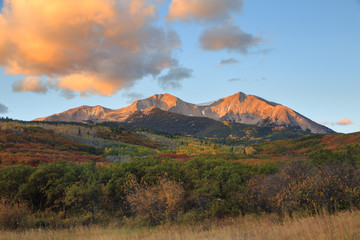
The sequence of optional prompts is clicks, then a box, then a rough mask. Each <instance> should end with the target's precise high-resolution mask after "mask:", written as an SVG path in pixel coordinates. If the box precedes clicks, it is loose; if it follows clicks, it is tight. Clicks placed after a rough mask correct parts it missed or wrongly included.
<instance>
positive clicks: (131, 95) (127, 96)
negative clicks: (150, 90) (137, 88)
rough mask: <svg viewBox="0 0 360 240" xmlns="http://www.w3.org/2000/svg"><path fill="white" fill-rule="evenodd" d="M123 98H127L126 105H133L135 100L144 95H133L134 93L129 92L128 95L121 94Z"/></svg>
mask: <svg viewBox="0 0 360 240" xmlns="http://www.w3.org/2000/svg"><path fill="white" fill-rule="evenodd" d="M123 96H124V97H126V98H128V101H127V103H133V102H134V101H136V100H139V99H142V98H144V95H143V94H141V93H135V92H130V93H124V94H123Z"/></svg>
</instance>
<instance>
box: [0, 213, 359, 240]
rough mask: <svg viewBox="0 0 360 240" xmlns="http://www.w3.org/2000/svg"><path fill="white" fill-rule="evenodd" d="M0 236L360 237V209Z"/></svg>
mask: <svg viewBox="0 0 360 240" xmlns="http://www.w3.org/2000/svg"><path fill="white" fill-rule="evenodd" d="M0 239H6V240H7V239H9V240H12V239H14V240H15V239H16V240H17V239H27V240H38V239H54V240H55V239H56V240H58V239H59V240H60V239H75V240H77V239H78V240H92V239H94V240H95V239H96V240H105V239H110V240H111V239H113V240H115V239H116V240H118V239H120V240H121V239H132V240H138V239H147V240H152V239H157V240H158V239H160V240H161V239H164V240H165V239H166V240H168V239H173V240H183V239H184V240H185V239H186V240H192V239H194V240H195V239H196V240H200V239H221V240H227V239H261V240H263V239H287V240H288V239H289V240H291V239H316V240H331V239H349V240H350V239H354V240H355V239H360V211H352V212H350V211H348V212H342V213H338V214H336V215H327V214H324V215H318V216H312V217H304V218H298V219H285V220H283V221H279V219H278V218H277V217H276V216H273V215H270V216H263V217H254V216H247V217H243V218H242V217H239V218H234V219H226V220H222V221H217V222H212V223H201V224H195V225H181V226H161V227H156V228H130V227H122V228H116V227H107V228H101V227H97V226H95V227H90V228H87V227H80V228H74V229H68V230H48V231H45V230H31V231H26V232H0Z"/></svg>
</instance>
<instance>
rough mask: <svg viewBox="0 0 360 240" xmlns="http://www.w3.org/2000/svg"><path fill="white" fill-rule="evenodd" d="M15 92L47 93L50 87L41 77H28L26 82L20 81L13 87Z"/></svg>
mask: <svg viewBox="0 0 360 240" xmlns="http://www.w3.org/2000/svg"><path fill="white" fill-rule="evenodd" d="M12 89H13V91H14V92H35V93H47V91H48V87H47V86H46V85H45V84H44V83H43V82H42V81H41V79H40V78H39V77H26V78H25V80H18V81H16V82H14V84H13V85H12Z"/></svg>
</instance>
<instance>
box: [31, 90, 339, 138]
mask: <svg viewBox="0 0 360 240" xmlns="http://www.w3.org/2000/svg"><path fill="white" fill-rule="evenodd" d="M153 108H158V109H161V110H163V111H168V112H172V113H177V114H181V115H185V116H191V117H205V118H210V119H213V120H217V121H229V122H236V123H243V124H249V125H257V126H269V127H276V126H284V127H288V128H293V129H296V130H302V131H307V132H311V133H319V134H327V133H333V131H332V130H331V129H329V128H327V127H325V126H322V125H320V124H317V123H315V122H314V121H312V120H310V119H308V118H306V117H305V116H303V115H301V114H299V113H297V112H295V111H293V110H292V109H290V108H288V107H285V106H283V105H280V104H277V103H273V102H269V101H267V100H265V99H262V98H260V97H257V96H254V95H246V94H244V93H242V92H239V93H236V94H234V95H232V96H229V97H225V98H221V99H219V100H217V101H213V102H210V103H207V104H192V103H188V102H185V101H183V100H181V99H179V98H177V97H175V96H172V95H170V94H157V95H153V96H151V97H149V98H146V99H142V100H138V101H135V102H134V103H133V104H131V105H130V106H127V107H124V108H121V109H118V110H111V109H108V108H104V107H101V106H95V107H89V106H82V107H79V108H75V109H70V110H68V111H65V112H63V113H59V114H55V115H51V116H49V117H44V118H38V119H35V121H64V122H105V121H115V122H126V121H127V119H129V118H131V116H132V115H133V114H136V113H137V112H139V111H142V112H143V113H144V114H147V113H149V112H151V110H152V109H153Z"/></svg>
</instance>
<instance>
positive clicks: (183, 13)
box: [167, 0, 243, 22]
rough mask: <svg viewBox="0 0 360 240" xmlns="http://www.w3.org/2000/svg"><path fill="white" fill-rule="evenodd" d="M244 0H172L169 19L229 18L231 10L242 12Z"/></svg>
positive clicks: (201, 19) (188, 20)
mask: <svg viewBox="0 0 360 240" xmlns="http://www.w3.org/2000/svg"><path fill="white" fill-rule="evenodd" d="M242 7H243V1H242V0H191V1H190V0H172V2H171V4H170V8H169V14H168V15H167V19H168V20H170V21H176V20H181V21H187V22H190V21H203V20H218V19H224V18H228V16H229V12H240V11H241V10H242Z"/></svg>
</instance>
